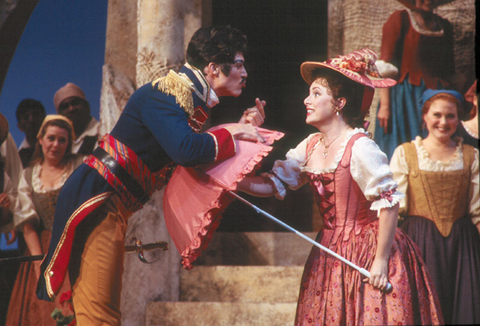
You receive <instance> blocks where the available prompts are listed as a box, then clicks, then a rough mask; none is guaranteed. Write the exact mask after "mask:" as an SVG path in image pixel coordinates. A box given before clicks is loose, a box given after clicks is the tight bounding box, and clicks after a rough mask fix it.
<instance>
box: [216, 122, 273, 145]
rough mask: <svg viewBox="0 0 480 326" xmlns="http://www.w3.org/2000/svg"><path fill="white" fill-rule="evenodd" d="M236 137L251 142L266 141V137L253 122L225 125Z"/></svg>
mask: <svg viewBox="0 0 480 326" xmlns="http://www.w3.org/2000/svg"><path fill="white" fill-rule="evenodd" d="M225 129H227V130H228V131H229V132H230V134H231V135H232V136H233V138H235V139H239V140H248V141H251V142H261V143H264V142H265V139H263V137H262V136H261V135H260V133H259V132H258V130H257V128H256V127H254V126H253V125H251V124H241V123H237V124H232V125H230V126H227V127H225Z"/></svg>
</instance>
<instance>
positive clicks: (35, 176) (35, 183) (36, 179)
mask: <svg viewBox="0 0 480 326" xmlns="http://www.w3.org/2000/svg"><path fill="white" fill-rule="evenodd" d="M73 169H74V161H73V160H70V161H69V162H68V163H67V164H65V167H64V168H63V171H62V175H61V177H60V179H59V180H58V182H57V183H56V184H55V186H53V187H51V188H45V187H44V185H43V183H42V181H41V180H40V174H41V173H42V166H41V165H40V164H35V166H34V167H33V171H32V188H33V191H35V192H37V193H47V192H50V191H54V190H57V189H60V188H62V187H63V184H64V183H65V181H67V179H68V177H69V176H70V174H72V172H73Z"/></svg>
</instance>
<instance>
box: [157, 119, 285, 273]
mask: <svg viewBox="0 0 480 326" xmlns="http://www.w3.org/2000/svg"><path fill="white" fill-rule="evenodd" d="M224 126H226V125H221V126H217V127H214V128H211V129H209V130H208V131H212V130H215V129H218V128H221V127H224ZM258 131H259V133H260V134H261V135H262V137H263V138H264V139H265V140H266V142H265V143H253V142H249V141H241V140H240V141H239V140H235V146H236V155H235V156H234V157H232V158H229V159H226V160H223V161H221V162H216V163H212V164H207V165H203V166H199V167H195V168H186V167H182V166H179V167H177V169H176V170H175V172H174V173H173V175H172V177H171V179H170V181H169V183H168V185H167V187H166V189H165V194H164V199H163V211H164V216H165V222H166V225H167V229H168V232H169V233H170V236H171V237H172V239H173V242H174V243H175V246H176V247H177V249H178V251H179V252H180V254H181V256H182V259H183V262H182V264H183V266H184V268H185V269H192V268H193V266H192V263H193V262H194V261H195V260H196V259H197V258H198V257H199V256H200V254H201V252H202V250H205V249H206V247H207V246H208V243H209V241H210V239H211V238H212V236H213V233H214V232H215V230H216V229H217V228H218V226H219V224H220V220H221V215H220V214H221V213H222V212H223V211H224V210H225V209H226V208H227V206H228V205H229V204H230V203H231V202H232V201H233V200H232V199H231V198H230V196H228V195H226V192H227V191H229V190H235V189H236V184H237V182H239V181H241V180H242V179H243V178H244V177H245V176H246V175H247V174H249V173H250V172H252V171H253V170H254V168H255V166H256V165H257V164H258V163H259V162H260V161H261V160H262V159H263V158H264V157H265V156H267V155H268V153H269V152H270V151H271V150H272V147H271V145H272V144H273V142H274V141H276V140H279V139H280V138H282V137H283V135H284V134H283V133H281V132H278V131H272V130H267V129H263V128H258Z"/></svg>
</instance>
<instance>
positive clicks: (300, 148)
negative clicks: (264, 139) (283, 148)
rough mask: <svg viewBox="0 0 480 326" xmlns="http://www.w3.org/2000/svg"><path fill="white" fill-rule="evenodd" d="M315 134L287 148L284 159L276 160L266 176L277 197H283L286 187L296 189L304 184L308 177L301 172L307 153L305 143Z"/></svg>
mask: <svg viewBox="0 0 480 326" xmlns="http://www.w3.org/2000/svg"><path fill="white" fill-rule="evenodd" d="M314 135H315V134H312V135H310V136H308V137H307V138H306V139H304V140H303V141H302V142H301V143H300V144H298V145H297V147H295V148H293V149H291V150H289V151H288V152H287V155H286V160H283V161H282V160H277V161H275V164H274V165H273V168H272V173H269V174H264V175H265V176H268V177H269V178H270V179H271V180H272V181H273V182H274V184H275V187H276V188H277V194H276V195H275V196H276V197H277V198H278V199H283V198H284V197H285V195H286V193H287V190H286V188H287V187H288V188H290V189H293V190H296V189H298V188H300V187H301V186H303V185H304V184H306V183H307V182H308V179H307V177H306V175H305V173H304V172H303V167H304V166H305V161H306V155H307V144H308V143H309V141H310V140H311V139H312V137H313V136H314Z"/></svg>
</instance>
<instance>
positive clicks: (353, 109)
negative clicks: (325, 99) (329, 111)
mask: <svg viewBox="0 0 480 326" xmlns="http://www.w3.org/2000/svg"><path fill="white" fill-rule="evenodd" d="M312 75H313V77H314V78H315V82H319V79H320V84H322V85H323V86H325V87H326V88H328V89H329V90H330V91H331V95H332V97H333V105H334V106H335V105H336V102H337V101H338V99H339V98H340V97H344V98H345V99H346V103H345V106H344V107H343V109H342V110H341V111H340V112H341V114H342V115H343V117H344V119H345V121H346V122H347V124H348V125H349V126H350V127H352V128H355V127H363V122H364V118H365V115H364V114H363V113H362V112H361V106H362V100H363V93H364V92H365V86H363V85H361V84H359V83H357V82H354V81H353V80H351V79H350V78H347V77H345V76H344V75H342V74H340V73H338V72H336V71H334V70H331V69H317V70H315V71H314V72H313V73H312ZM322 80H324V81H326V83H322Z"/></svg>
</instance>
